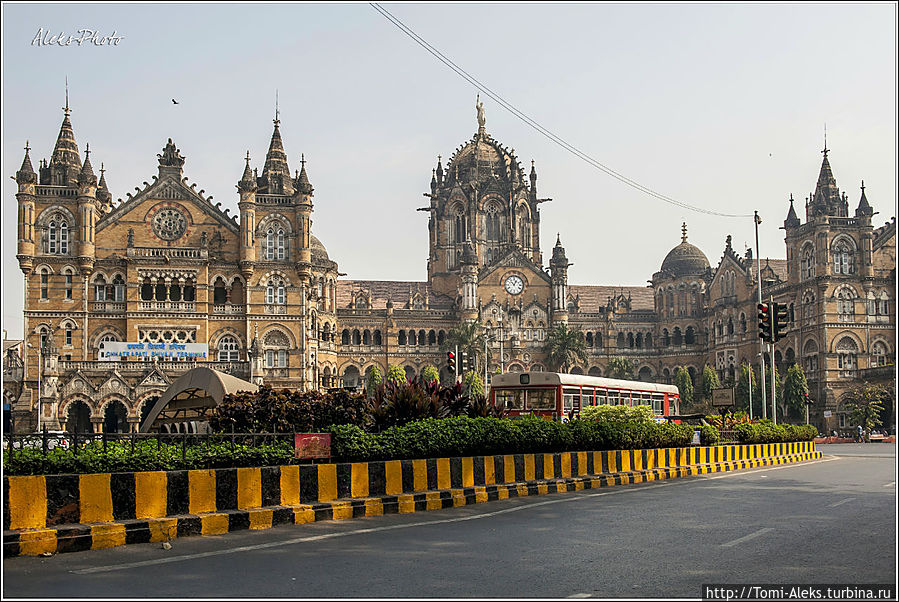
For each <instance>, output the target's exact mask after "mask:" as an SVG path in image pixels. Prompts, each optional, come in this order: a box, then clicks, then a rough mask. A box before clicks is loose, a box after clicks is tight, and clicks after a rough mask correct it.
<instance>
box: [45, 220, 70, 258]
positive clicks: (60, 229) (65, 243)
mask: <svg viewBox="0 0 899 602" xmlns="http://www.w3.org/2000/svg"><path fill="white" fill-rule="evenodd" d="M46 252H47V253H49V254H51V255H68V254H69V224H68V222H67V221H66V220H64V219H62V218H61V217H60V216H54V218H53V219H51V220H50V222H49V223H48V224H47V247H46Z"/></svg>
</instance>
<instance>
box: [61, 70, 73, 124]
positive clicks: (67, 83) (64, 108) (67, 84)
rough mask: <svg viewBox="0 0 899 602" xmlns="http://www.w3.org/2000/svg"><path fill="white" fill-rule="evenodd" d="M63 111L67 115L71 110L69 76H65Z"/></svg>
mask: <svg viewBox="0 0 899 602" xmlns="http://www.w3.org/2000/svg"><path fill="white" fill-rule="evenodd" d="M63 111H65V112H66V117H68V116H69V113H71V111H70V110H69V76H68V75H67V76H66V106H65V107H63Z"/></svg>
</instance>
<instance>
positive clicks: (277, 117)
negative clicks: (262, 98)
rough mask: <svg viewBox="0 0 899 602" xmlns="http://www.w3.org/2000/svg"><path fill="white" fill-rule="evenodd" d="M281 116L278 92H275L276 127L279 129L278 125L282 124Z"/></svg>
mask: <svg viewBox="0 0 899 602" xmlns="http://www.w3.org/2000/svg"><path fill="white" fill-rule="evenodd" d="M280 114H281V111H280V108H279V106H278V90H275V127H278V124H279V123H281V119H280Z"/></svg>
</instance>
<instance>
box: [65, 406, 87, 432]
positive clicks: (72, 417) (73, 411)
mask: <svg viewBox="0 0 899 602" xmlns="http://www.w3.org/2000/svg"><path fill="white" fill-rule="evenodd" d="M65 430H66V431H67V432H69V433H93V432H94V429H93V426H91V409H90V408H89V407H88V405H87V404H86V403H84V402H83V401H81V400H80V399H79V400H76V401H73V402H72V403H70V404H69V408H68V412H67V413H66V429H65Z"/></svg>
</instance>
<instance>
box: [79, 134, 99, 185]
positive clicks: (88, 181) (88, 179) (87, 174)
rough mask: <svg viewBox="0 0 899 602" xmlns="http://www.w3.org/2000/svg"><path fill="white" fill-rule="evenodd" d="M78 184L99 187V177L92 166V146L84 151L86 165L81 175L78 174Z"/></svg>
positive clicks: (82, 168)
mask: <svg viewBox="0 0 899 602" xmlns="http://www.w3.org/2000/svg"><path fill="white" fill-rule="evenodd" d="M78 183H79V184H81V185H89V186H96V185H97V176H96V174H94V167H93V166H92V165H91V145H90V144H88V145H87V147H86V148H85V149H84V165H83V166H82V167H81V173H79V174H78Z"/></svg>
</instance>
